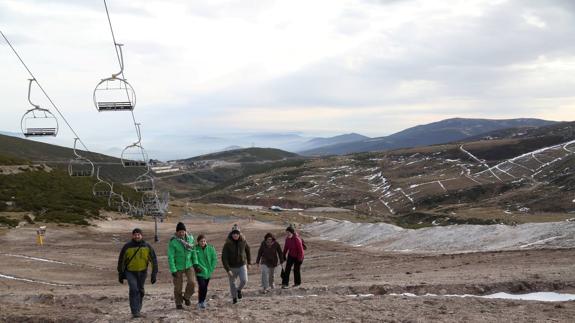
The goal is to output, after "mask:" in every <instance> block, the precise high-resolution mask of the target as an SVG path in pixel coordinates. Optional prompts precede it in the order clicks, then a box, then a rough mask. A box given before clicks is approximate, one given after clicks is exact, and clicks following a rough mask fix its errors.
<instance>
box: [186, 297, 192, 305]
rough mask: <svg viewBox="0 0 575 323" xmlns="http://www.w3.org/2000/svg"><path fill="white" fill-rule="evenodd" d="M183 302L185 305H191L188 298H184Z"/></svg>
mask: <svg viewBox="0 0 575 323" xmlns="http://www.w3.org/2000/svg"><path fill="white" fill-rule="evenodd" d="M184 304H186V306H190V305H192V302H190V299H189V298H184Z"/></svg>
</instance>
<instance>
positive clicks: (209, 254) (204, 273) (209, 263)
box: [196, 234, 218, 309]
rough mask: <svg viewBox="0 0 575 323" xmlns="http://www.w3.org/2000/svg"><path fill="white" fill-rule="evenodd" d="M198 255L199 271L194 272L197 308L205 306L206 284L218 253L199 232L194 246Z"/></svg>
mask: <svg viewBox="0 0 575 323" xmlns="http://www.w3.org/2000/svg"><path fill="white" fill-rule="evenodd" d="M196 252H197V257H198V267H200V269H201V271H200V272H196V279H197V280H198V309H202V308H206V296H207V294H208V284H209V283H210V278H211V277H212V273H213V272H214V270H215V269H216V264H217V263H218V255H217V254H216V248H214V246H212V245H211V244H208V243H207V241H206V236H204V235H203V234H200V235H199V236H198V244H197V246H196Z"/></svg>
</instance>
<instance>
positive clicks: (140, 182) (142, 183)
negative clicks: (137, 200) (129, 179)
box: [134, 172, 154, 192]
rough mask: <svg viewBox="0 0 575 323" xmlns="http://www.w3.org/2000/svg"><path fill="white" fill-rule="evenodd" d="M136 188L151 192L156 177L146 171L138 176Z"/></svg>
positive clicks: (140, 190) (139, 190)
mask: <svg viewBox="0 0 575 323" xmlns="http://www.w3.org/2000/svg"><path fill="white" fill-rule="evenodd" d="M134 189H135V190H136V191H137V192H150V191H153V190H154V178H153V177H152V176H150V175H148V173H147V172H146V173H145V174H143V175H140V176H138V177H137V178H136V182H135V183H134Z"/></svg>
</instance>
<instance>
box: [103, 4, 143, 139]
mask: <svg viewBox="0 0 575 323" xmlns="http://www.w3.org/2000/svg"><path fill="white" fill-rule="evenodd" d="M104 8H106V16H107V17H108V25H109V26H110V33H111V34H112V41H113V42H114V50H115V51H116V57H117V58H118V64H120V73H118V74H120V75H121V76H122V78H123V79H125V77H124V58H123V55H122V54H121V53H120V51H121V50H122V49H121V48H120V49H118V45H120V44H118V43H117V42H116V35H115V34H114V27H113V26H112V19H111V18H110V11H109V10H108V3H107V2H106V0H104ZM120 46H121V45H120ZM126 96H128V97H129V93H128V89H127V88H126ZM130 112H132V121H133V123H134V127H135V128H136V132H138V133H139V129H138V123H137V121H136V116H135V115H134V110H131V111H130Z"/></svg>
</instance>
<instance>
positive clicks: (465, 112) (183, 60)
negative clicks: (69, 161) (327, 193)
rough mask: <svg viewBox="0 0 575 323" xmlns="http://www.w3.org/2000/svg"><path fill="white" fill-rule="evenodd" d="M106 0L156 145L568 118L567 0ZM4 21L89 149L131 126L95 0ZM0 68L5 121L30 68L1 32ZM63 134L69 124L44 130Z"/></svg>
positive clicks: (572, 104) (46, 5)
mask: <svg viewBox="0 0 575 323" xmlns="http://www.w3.org/2000/svg"><path fill="white" fill-rule="evenodd" d="M108 5H109V9H110V12H111V17H112V23H113V25H114V30H115V33H116V38H117V40H118V42H121V43H123V44H125V47H124V51H125V65H126V69H125V75H126V77H127V78H128V80H129V81H130V83H132V85H133V86H134V88H135V89H136V92H137V95H138V105H137V107H136V109H135V115H136V118H137V119H138V121H140V122H141V123H142V132H143V136H144V138H143V143H144V145H145V146H146V144H148V147H150V150H151V155H152V156H153V152H154V150H156V151H157V152H158V153H159V154H161V157H164V158H170V157H185V156H188V155H194V154H196V153H198V152H202V151H203V150H202V149H198V148H197V147H194V140H198V139H197V138H198V136H207V137H210V138H213V137H226V136H227V137H230V136H231V137H233V136H241V135H242V134H254V133H260V132H265V133H271V132H274V133H295V134H300V135H302V136H309V137H312V136H331V135H337V134H342V133H350V132H357V133H360V134H363V135H367V136H372V137H375V136H383V135H387V134H391V133H393V132H396V131H399V130H402V129H405V128H408V127H411V126H415V125H418V124H424V123H429V122H433V121H438V120H441V119H445V118H451V117H465V118H496V119H503V118H519V117H530V118H542V119H549V120H575V96H574V95H573V93H575V48H574V47H575V42H574V41H573V40H574V39H575V37H574V36H575V2H574V1H571V0H556V1H553V0H546V1H541V0H515V1H512V0H509V1H505V0H461V1H458V0H441V1H439V0H437V1H430V0H350V1H346V0H305V1H303V0H301V1H300V0H205V1H188V0H158V1H155V0H109V1H108ZM0 30H2V31H3V32H4V33H5V34H6V35H7V36H8V37H9V39H10V40H11V41H12V42H13V45H14V46H15V47H16V48H17V50H18V51H19V52H20V54H21V56H22V58H23V59H24V61H25V62H26V63H27V64H28V65H29V67H30V68H31V70H32V72H33V73H35V74H36V76H37V78H38V80H39V81H40V82H41V84H42V85H43V86H44V88H45V89H46V90H47V91H48V93H49V94H50V95H51V96H52V98H53V99H54V101H55V102H56V103H57V104H58V105H59V107H60V108H61V110H62V112H63V113H64V116H65V117H66V118H67V119H68V121H70V123H71V125H72V126H73V127H74V128H75V129H76V130H77V132H78V134H79V135H80V136H81V137H82V139H83V140H84V141H85V142H86V144H87V145H88V147H89V148H90V149H92V150H97V151H107V150H108V149H112V148H113V149H116V150H117V149H120V148H121V147H123V146H126V145H127V144H129V143H130V141H133V140H134V137H135V136H134V130H133V126H131V125H130V122H131V116H130V114H129V113H121V112H118V113H112V112H109V113H98V112H97V111H96V109H95V108H94V106H93V103H92V91H93V88H94V87H95V86H96V84H97V83H98V82H99V80H100V79H102V78H104V77H108V76H110V75H111V74H112V73H114V72H117V70H118V64H117V61H116V57H115V53H114V47H113V44H112V40H111V35H110V31H109V27H108V22H107V18H106V15H105V9H104V5H103V1H100V0H52V1H47V0H0ZM0 76H1V77H0V98H1V101H0V108H1V112H2V117H1V118H0V130H2V131H14V132H17V131H19V127H20V118H21V115H22V114H23V112H24V111H25V110H26V109H27V108H28V104H27V101H26V95H27V78H28V75H27V73H26V71H25V70H24V69H23V67H22V66H21V65H20V63H19V62H18V60H17V58H16V57H15V56H14V55H13V53H12V52H11V51H10V49H9V47H8V46H7V45H6V44H5V43H4V42H3V40H1V39H0ZM39 94H40V93H39V92H38V91H36V92H35V94H34V93H33V98H35V101H38V102H39V103H40V105H41V106H43V107H49V104H48V103H47V102H46V100H45V99H44V98H42V97H41V96H40V95H39ZM72 138H73V135H72V134H71V132H70V131H68V130H66V129H63V130H62V132H61V136H59V138H57V139H53V140H52V141H49V142H55V143H59V144H60V143H62V142H65V143H66V144H71V143H72V142H73V139H72ZM219 144H222V143H218V145H219ZM230 144H233V142H230ZM255 144H256V145H258V143H255ZM162 148H163V150H162ZM168 148H169V149H168ZM220 148H223V147H216V146H214V147H213V150H216V149H220ZM166 150H170V151H173V150H176V151H173V153H169V152H166ZM208 150H209V149H208Z"/></svg>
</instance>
